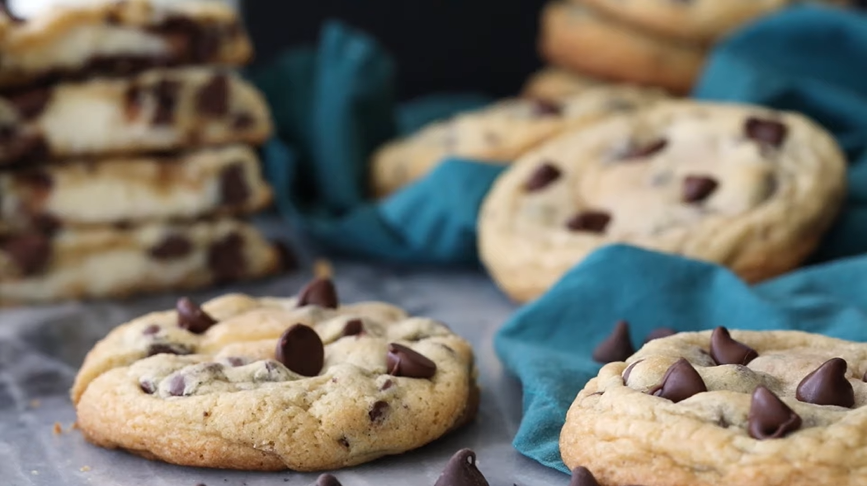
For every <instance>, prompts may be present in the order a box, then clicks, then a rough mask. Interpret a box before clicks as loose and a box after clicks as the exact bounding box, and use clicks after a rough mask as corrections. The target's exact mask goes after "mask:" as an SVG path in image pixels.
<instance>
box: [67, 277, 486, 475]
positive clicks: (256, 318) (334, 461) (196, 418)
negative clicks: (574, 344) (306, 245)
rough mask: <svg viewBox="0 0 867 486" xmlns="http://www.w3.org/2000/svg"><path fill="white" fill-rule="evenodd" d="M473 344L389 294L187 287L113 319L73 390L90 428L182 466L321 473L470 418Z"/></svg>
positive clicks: (95, 438)
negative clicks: (371, 297) (366, 297)
mask: <svg viewBox="0 0 867 486" xmlns="http://www.w3.org/2000/svg"><path fill="white" fill-rule="evenodd" d="M475 380H476V370H475V367H474V364H473V352H472V349H471V348H470V345H469V344H468V343H467V342H466V341H465V340H463V339H462V338H460V337H459V336H457V335H455V334H454V333H452V332H451V331H450V330H449V328H448V327H446V326H445V325H444V324H441V323H439V322H436V321H433V320H431V319H426V318H421V317H410V316H408V315H407V314H406V312H404V311H403V310H401V309H399V308H397V307H394V306H391V305H388V304H384V303H377V302H365V303H358V304H346V305H340V304H339V303H338V301H337V295H336V292H335V290H334V287H333V284H332V283H331V282H330V281H329V280H325V279H318V280H315V281H314V282H312V283H311V284H309V285H308V286H307V287H306V288H305V289H303V290H302V291H301V293H300V294H299V296H298V297H296V298H285V299H281V298H258V299H257V298H253V297H248V296H246V295H240V294H233V295H226V296H224V297H220V298H217V299H214V300H212V301H210V302H207V303H205V304H204V305H202V306H201V307H199V306H198V305H196V304H195V303H193V302H191V301H189V300H188V299H181V300H180V301H179V302H178V306H177V309H176V310H171V311H166V312H155V313H152V314H148V315H146V316H143V317H141V318H138V319H135V320H133V321H132V322H130V323H128V324H124V325H122V326H120V327H118V328H116V329H115V330H113V331H112V332H111V333H110V334H109V335H108V336H107V337H106V338H105V339H103V340H102V341H100V342H99V343H97V345H96V346H95V347H94V348H93V349H92V350H91V351H90V353H89V354H88V355H87V358H86V359H85V362H84V365H83V366H82V368H81V370H80V371H79V373H78V376H77V377H76V380H75V384H74V386H73V389H72V391H71V396H72V401H73V403H74V404H75V407H76V412H77V415H78V427H79V428H80V429H81V431H82V433H83V434H84V437H85V438H86V439H87V440H88V441H90V442H92V443H93V444H96V445H98V446H101V447H107V448H120V449H126V450H128V451H130V452H132V453H134V454H138V455H141V456H144V457H146V458H150V459H159V460H163V461H166V462H170V463H174V464H181V465H187V466H201V467H214V468H226V469H245V470H282V469H287V468H288V469H293V470H298V471H315V470H323V469H335V468H340V467H346V466H352V465H355V464H360V463H363V462H367V461H371V460H373V459H376V458H378V457H382V456H386V455H391V454H399V453H402V452H405V451H408V450H411V449H415V448H417V447H420V446H423V445H425V444H427V443H428V442H431V441H433V440H434V439H437V438H439V437H441V436H442V435H443V434H445V433H447V432H449V431H451V430H453V429H455V428H457V427H460V426H461V425H463V424H465V423H466V422H468V421H469V420H471V419H472V418H473V417H474V416H475V413H476V410H477V407H478V398H479V396H478V388H477V386H476V384H475Z"/></svg>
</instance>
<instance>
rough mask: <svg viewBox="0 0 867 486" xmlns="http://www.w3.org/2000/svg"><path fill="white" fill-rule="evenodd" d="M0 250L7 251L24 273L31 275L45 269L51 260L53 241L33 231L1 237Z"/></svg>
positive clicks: (27, 275) (14, 263)
mask: <svg viewBox="0 0 867 486" xmlns="http://www.w3.org/2000/svg"><path fill="white" fill-rule="evenodd" d="M0 252H3V253H5V254H6V255H7V256H8V257H9V259H11V260H12V263H13V265H15V266H16V267H18V270H19V271H20V272H21V274H22V275H24V276H26V277H29V276H33V275H36V274H38V273H39V272H41V271H43V270H44V269H45V267H46V266H47V265H48V263H49V261H50V260H51V254H52V247H51V241H49V239H48V238H47V237H45V236H43V235H40V234H36V233H31V234H23V235H18V236H10V237H6V238H0Z"/></svg>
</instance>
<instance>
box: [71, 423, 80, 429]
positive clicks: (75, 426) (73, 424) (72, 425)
mask: <svg viewBox="0 0 867 486" xmlns="http://www.w3.org/2000/svg"><path fill="white" fill-rule="evenodd" d="M69 430H78V422H72V424H71V425H70V426H69Z"/></svg>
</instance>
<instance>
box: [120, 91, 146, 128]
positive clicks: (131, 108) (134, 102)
mask: <svg viewBox="0 0 867 486" xmlns="http://www.w3.org/2000/svg"><path fill="white" fill-rule="evenodd" d="M123 98H124V111H125V112H126V118H127V119H128V120H134V119H136V118H138V115H139V113H141V106H142V100H143V98H144V90H143V89H142V88H141V86H138V85H135V84H133V85H130V86H129V87H128V88H127V89H126V92H125V93H124V95H123Z"/></svg>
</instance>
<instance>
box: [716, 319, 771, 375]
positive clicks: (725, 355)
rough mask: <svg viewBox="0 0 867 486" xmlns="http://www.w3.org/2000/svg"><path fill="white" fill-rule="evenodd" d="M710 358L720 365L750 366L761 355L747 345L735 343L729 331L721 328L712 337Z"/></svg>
mask: <svg viewBox="0 0 867 486" xmlns="http://www.w3.org/2000/svg"><path fill="white" fill-rule="evenodd" d="M710 356H711V358H713V360H714V361H715V362H716V364H718V365H726V364H736V365H744V366H746V365H748V364H749V363H750V361H752V360H754V359H756V358H757V357H758V356H759V353H757V352H756V350H755V349H753V348H751V347H749V346H747V345H746V344H744V343H742V342H740V341H735V340H734V339H733V338H732V336H731V334H729V330H728V329H726V328H724V327H722V326H720V327H717V328H716V329H714V330H713V334H711V336H710Z"/></svg>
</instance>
